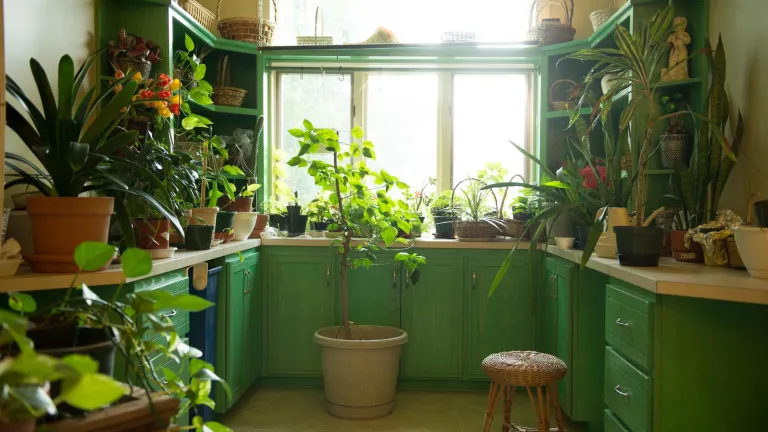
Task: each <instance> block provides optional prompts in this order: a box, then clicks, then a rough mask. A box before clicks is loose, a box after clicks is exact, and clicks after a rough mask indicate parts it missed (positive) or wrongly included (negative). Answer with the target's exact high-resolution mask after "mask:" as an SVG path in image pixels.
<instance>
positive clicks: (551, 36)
mask: <svg viewBox="0 0 768 432" xmlns="http://www.w3.org/2000/svg"><path fill="white" fill-rule="evenodd" d="M565 1H566V0H561V1H557V2H554V1H550V2H547V3H546V4H544V6H542V7H540V8H539V9H538V12H537V11H536V6H537V4H538V2H533V4H532V5H531V17H530V23H529V26H530V30H529V36H530V38H531V39H533V40H535V41H538V42H539V45H552V44H557V43H562V42H569V41H572V40H573V37H574V36H576V29H575V28H573V25H572V24H573V0H571V7H570V9H569V8H568V6H567V5H564V4H563V3H564V2H565ZM550 4H553V5H557V6H559V7H560V8H561V9H563V11H564V12H565V18H566V21H567V22H566V23H563V22H561V21H560V18H545V19H543V20H541V21H538V22H537V23H536V25H533V23H534V21H537V20H538V18H539V15H541V12H542V11H543V10H544V8H545V7H547V6H549V5H550Z"/></svg>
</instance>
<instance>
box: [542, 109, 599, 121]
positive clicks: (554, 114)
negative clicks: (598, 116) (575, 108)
mask: <svg viewBox="0 0 768 432" xmlns="http://www.w3.org/2000/svg"><path fill="white" fill-rule="evenodd" d="M590 114H592V108H590V107H586V108H581V109H579V115H584V116H588V115H590ZM545 116H546V118H548V119H554V118H568V117H570V116H571V110H561V111H547V113H546V114H545Z"/></svg>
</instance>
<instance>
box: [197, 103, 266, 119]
mask: <svg viewBox="0 0 768 432" xmlns="http://www.w3.org/2000/svg"><path fill="white" fill-rule="evenodd" d="M189 105H190V107H191V108H192V110H193V111H195V112H199V113H201V114H210V113H221V114H236V115H242V116H252V117H256V116H258V115H259V114H261V110H258V109H255V108H243V107H231V106H225V105H201V104H199V103H196V102H194V101H190V102H189Z"/></svg>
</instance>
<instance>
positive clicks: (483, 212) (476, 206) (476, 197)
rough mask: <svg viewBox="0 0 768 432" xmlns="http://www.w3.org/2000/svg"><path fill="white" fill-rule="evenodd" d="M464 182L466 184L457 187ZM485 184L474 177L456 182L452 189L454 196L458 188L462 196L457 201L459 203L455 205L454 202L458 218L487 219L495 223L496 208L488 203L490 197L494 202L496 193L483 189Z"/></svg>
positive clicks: (477, 220) (475, 220)
mask: <svg viewBox="0 0 768 432" xmlns="http://www.w3.org/2000/svg"><path fill="white" fill-rule="evenodd" d="M464 183H466V185H465V186H464V187H461V188H459V186H461V185H462V184H464ZM485 186H486V183H485V182H483V181H481V180H479V179H476V178H467V179H464V180H462V181H460V182H459V183H457V184H456V186H455V187H454V189H453V190H454V196H455V195H456V190H457V189H458V191H459V193H460V194H461V197H462V200H460V201H459V203H460V205H458V206H457V205H456V202H454V208H455V209H456V213H457V217H458V218H460V219H463V220H470V221H474V222H479V221H487V222H488V223H490V224H491V225H496V224H497V221H498V219H497V218H496V217H495V216H496V209H495V207H494V206H491V205H490V204H489V201H490V200H489V198H490V197H493V202H494V203H495V202H496V194H495V193H494V192H493V191H492V190H490V189H485V188H484V187H485Z"/></svg>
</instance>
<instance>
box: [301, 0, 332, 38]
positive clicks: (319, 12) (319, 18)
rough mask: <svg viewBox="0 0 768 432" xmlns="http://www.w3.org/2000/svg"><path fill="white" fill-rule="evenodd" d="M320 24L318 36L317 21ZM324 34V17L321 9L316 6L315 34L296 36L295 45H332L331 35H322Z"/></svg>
mask: <svg viewBox="0 0 768 432" xmlns="http://www.w3.org/2000/svg"><path fill="white" fill-rule="evenodd" d="M318 21H319V22H320V24H321V27H320V36H318V35H317V23H318ZM323 34H325V19H324V17H323V11H322V10H321V9H320V6H318V7H317V8H316V9H315V35H314V36H296V45H332V44H333V36H323Z"/></svg>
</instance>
